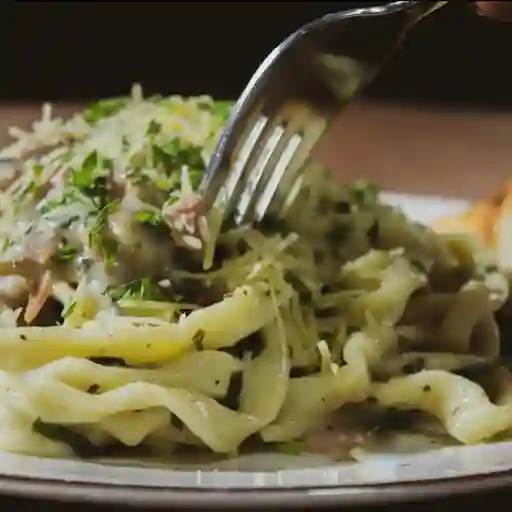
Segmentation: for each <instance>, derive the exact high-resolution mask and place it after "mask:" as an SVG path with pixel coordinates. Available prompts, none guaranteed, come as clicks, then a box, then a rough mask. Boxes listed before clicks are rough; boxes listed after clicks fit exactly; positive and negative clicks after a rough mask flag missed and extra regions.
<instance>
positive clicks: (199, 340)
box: [192, 329, 206, 351]
mask: <svg viewBox="0 0 512 512" xmlns="http://www.w3.org/2000/svg"><path fill="white" fill-rule="evenodd" d="M205 336H206V332H205V331H204V330H203V329H198V330H197V331H196V332H195V333H194V335H193V336H192V342H193V343H194V346H195V347H196V350H198V351H200V350H203V349H204V347H203V340H204V337H205Z"/></svg>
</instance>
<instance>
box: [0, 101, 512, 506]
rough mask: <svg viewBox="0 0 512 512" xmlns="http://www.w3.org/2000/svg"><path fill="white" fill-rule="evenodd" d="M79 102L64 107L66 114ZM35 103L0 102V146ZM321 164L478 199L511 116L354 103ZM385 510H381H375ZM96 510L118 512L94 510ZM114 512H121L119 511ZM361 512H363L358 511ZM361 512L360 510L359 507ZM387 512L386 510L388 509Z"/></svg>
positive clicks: (499, 174)
mask: <svg viewBox="0 0 512 512" xmlns="http://www.w3.org/2000/svg"><path fill="white" fill-rule="evenodd" d="M76 108H77V105H72V104H62V105H58V106H57V107H56V112H57V113H64V114H68V113H70V112H72V111H74V110H76ZM37 113H38V108H37V107H34V106H33V105H27V104H25V105H3V106H2V105H0V134H2V135H0V142H1V143H4V142H5V140H6V138H5V136H4V134H5V132H6V128H7V126H9V125H17V126H20V127H26V126H28V125H29V123H30V121H31V120H33V119H34V117H35V116H37ZM319 154H320V157H321V159H322V160H323V161H324V162H325V163H327V164H328V165H330V166H332V168H333V169H335V170H336V172H338V173H339V174H340V175H341V176H342V177H343V178H344V179H347V180H350V179H354V178H356V177H361V176H364V177H366V178H370V179H373V180H375V181H377V182H378V183H380V184H381V185H382V187H383V188H388V189H394V190H398V191H404V192H420V193H421V192H424V193H425V192H427V193H437V194H444V195H449V196H455V197H467V198H478V197H482V196H483V195H485V194H488V193H491V192H492V191H494V190H495V189H496V188H497V187H499V186H500V184H502V182H503V181H504V180H505V179H507V178H508V176H509V174H512V172H511V171H512V112H509V113H481V112H448V111H440V110H437V111H436V109H433V108H429V109H427V108H419V107H412V106H398V105H368V104H360V105H355V106H354V107H351V108H350V109H349V110H347V111H346V112H345V114H344V116H343V117H342V118H340V120H339V121H338V122H337V123H336V125H335V126H334V127H333V129H332V130H331V132H330V134H329V136H328V137H327V138H326V141H325V144H324V145H323V148H321V150H320V152H319ZM510 499H512V491H506V490H505V491H500V492H490V493H486V494H478V495H474V496H471V497H458V498H450V499H441V500H435V501H434V502H430V503H420V504H407V505H405V504H404V505H399V506H393V508H392V509H393V511H394V512H399V511H401V510H403V511H414V512H416V511H418V512H420V511H426V510H434V509H436V510H440V511H444V510H446V511H448V510H451V509H453V508H454V507H456V506H460V507H461V508H463V509H465V510H466V512H471V511H475V512H476V511H480V510H483V509H484V508H485V507H492V506H496V507H497V506H498V505H502V503H505V502H507V501H508V500H510ZM25 505H26V506H27V507H31V508H32V510H37V511H39V510H41V511H43V510H44V511H54V512H57V511H59V512H61V511H62V512H64V511H69V510H71V509H73V510H74V511H76V512H78V511H80V512H81V511H84V512H85V511H86V510H89V509H90V508H89V507H90V505H85V504H84V505H78V506H77V505H69V504H55V503H50V502H46V501H44V502H37V503H34V502H33V501H26V500H21V499H13V498H4V499H1V498H0V506H1V507H2V508H3V509H5V510H8V509H15V510H16V509H18V508H21V507H22V506H25ZM384 509H387V507H386V508H383V509H381V510H384ZM94 510H96V511H98V512H100V511H101V510H110V511H115V510H118V508H117V507H101V506H96V505H95V506H94ZM119 510H120V508H119ZM360 510H362V509H360ZM364 510H366V509H364ZM389 510H391V507H389Z"/></svg>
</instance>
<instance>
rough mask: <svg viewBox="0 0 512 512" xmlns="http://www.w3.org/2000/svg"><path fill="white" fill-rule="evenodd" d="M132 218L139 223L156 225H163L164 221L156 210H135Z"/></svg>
mask: <svg viewBox="0 0 512 512" xmlns="http://www.w3.org/2000/svg"><path fill="white" fill-rule="evenodd" d="M133 218H134V220H136V221H137V222H140V223H141V224H147V225H150V226H156V227H160V226H165V221H164V218H163V216H162V214H161V213H160V212H157V211H141V212H137V213H135V214H134V216H133Z"/></svg>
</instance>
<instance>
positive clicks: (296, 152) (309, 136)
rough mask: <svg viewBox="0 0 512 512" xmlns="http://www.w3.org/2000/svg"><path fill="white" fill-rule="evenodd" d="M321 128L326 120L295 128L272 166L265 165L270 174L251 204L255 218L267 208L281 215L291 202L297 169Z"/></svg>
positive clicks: (297, 183) (297, 186)
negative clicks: (252, 204) (254, 203)
mask: <svg viewBox="0 0 512 512" xmlns="http://www.w3.org/2000/svg"><path fill="white" fill-rule="evenodd" d="M301 124H303V123H301ZM325 128H326V122H325V121H324V120H323V119H321V118H318V119H317V120H315V121H311V120H310V121H309V122H308V123H307V129H306V131H305V132H304V133H300V132H299V131H296V132H295V133H294V134H293V135H292V137H291V138H290V139H289V143H288V145H287V147H286V150H285V151H284V152H283V153H282V154H281V158H280V159H279V161H278V162H277V164H276V165H275V167H274V168H273V169H268V171H269V173H271V176H270V178H269V179H268V181H267V183H266V187H265V189H264V190H263V192H262V193H261V196H260V197H259V198H258V200H257V206H256V208H255V219H256V220H257V221H258V222H259V221H261V219H262V218H263V217H264V215H265V214H266V213H267V212H269V211H270V212H272V213H274V214H277V215H281V214H282V213H283V212H284V210H286V209H288V208H289V206H290V205H291V204H292V203H293V201H294V200H295V198H296V196H297V194H298V193H299V191H300V187H301V184H302V172H301V171H302V169H303V168H304V165H305V164H306V162H307V160H308V157H309V155H310V153H311V151H312V149H313V148H314V146H315V145H316V143H317V142H318V141H319V139H320V137H321V136H322V134H323V133H324V131H325Z"/></svg>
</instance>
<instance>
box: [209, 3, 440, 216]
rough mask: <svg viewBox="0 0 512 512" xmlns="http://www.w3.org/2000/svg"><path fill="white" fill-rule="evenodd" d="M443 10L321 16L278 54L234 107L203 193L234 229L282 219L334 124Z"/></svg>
mask: <svg viewBox="0 0 512 512" xmlns="http://www.w3.org/2000/svg"><path fill="white" fill-rule="evenodd" d="M445 3H446V2H421V1H400V2H393V3H390V4H388V5H385V6H379V7H370V8H359V9H354V10H348V11H343V12H337V13H334V14H328V15H326V16H323V17H321V18H319V19H317V20H315V21H313V22H311V23H309V24H307V25H305V26H303V27H301V28H300V29H299V30H297V31H296V32H294V33H293V34H292V35H291V36H289V37H288V38H286V39H285V40H284V41H283V42H282V43H281V44H280V45H279V46H277V47H276V48H275V49H274V50H273V51H272V52H271V53H270V54H269V55H268V57H267V58H266V59H265V60H264V62H263V63H262V64H261V65H260V67H259V68H258V70H257V71H256V73H255V74H254V75H253V77H252V78H251V80H250V81H249V83H248V85H247V86H246V88H245V90H244V91H243V93H242V95H241V96H240V98H239V100H238V102H237V103H236V105H235V106H234V108H233V110H232V113H231V116H230V118H229V120H228V123H227V126H226V128H225V130H224V132H223V134H222V136H221V138H220V141H219V143H218V145H217V147H216V149H215V151H214V153H213V155H212V158H211V161H210V163H209V165H208V168H207V170H206V173H205V176H204V178H203V182H202V184H201V188H200V191H201V193H202V195H203V201H204V207H205V208H206V210H208V209H210V208H211V207H212V206H215V207H216V208H218V209H220V211H221V212H222V216H223V218H224V219H226V218H229V217H231V218H233V219H234V221H235V223H236V224H242V223H250V222H260V221H261V220H262V219H263V217H264V216H265V215H266V214H267V213H270V212H271V213H272V214H273V215H276V216H278V217H279V216H281V215H283V213H284V211H285V210H286V209H287V207H289V206H290V204H292V203H293V199H294V198H295V197H296V195H297V192H298V191H299V190H300V187H301V176H302V173H301V171H302V169H304V167H305V164H306V163H307V162H308V159H309V157H310V155H311V152H312V151H313V149H314V148H315V146H316V144H317V143H318V141H319V140H320V138H321V136H322V134H324V132H325V131H326V129H327V127H328V126H329V124H330V122H331V121H332V120H333V119H334V118H335V117H336V116H337V114H338V113H339V111H340V110H341V108H342V107H343V106H344V105H346V104H347V103H348V102H349V101H350V100H351V99H352V98H353V97H354V96H355V95H356V94H357V93H358V92H359V91H360V90H361V89H362V88H363V87H364V86H365V85H366V84H367V83H368V82H369V81H370V80H371V79H372V78H373V77H374V76H375V74H376V72H377V71H378V70H379V69H380V68H381V67H382V65H383V64H384V63H385V61H386V60H387V59H388V58H389V57H390V55H391V54H392V53H393V51H394V50H395V49H396V48H397V47H398V46H399V45H400V43H401V42H402V40H403V38H404V36H405V35H406V33H407V31H408V30H409V29H410V28H411V27H412V26H413V25H415V24H416V23H417V22H418V21H419V20H420V19H421V18H423V17H424V16H426V15H427V14H429V13H431V12H432V11H434V10H435V9H437V8H438V7H440V6H442V5H444V4H445Z"/></svg>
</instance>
